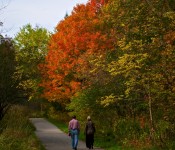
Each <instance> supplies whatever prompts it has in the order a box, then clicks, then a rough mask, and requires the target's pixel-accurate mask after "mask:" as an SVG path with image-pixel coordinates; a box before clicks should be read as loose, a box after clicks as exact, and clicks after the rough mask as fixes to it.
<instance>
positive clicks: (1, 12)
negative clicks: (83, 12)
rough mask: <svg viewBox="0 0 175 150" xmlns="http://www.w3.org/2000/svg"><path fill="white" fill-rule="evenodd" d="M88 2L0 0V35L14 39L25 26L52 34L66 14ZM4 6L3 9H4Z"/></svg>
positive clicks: (78, 0) (77, 0)
mask: <svg viewBox="0 0 175 150" xmlns="http://www.w3.org/2000/svg"><path fill="white" fill-rule="evenodd" d="M87 1H88V0H0V22H3V26H1V24H0V34H2V35H3V36H5V35H7V36H8V37H12V38H13V37H15V35H16V34H17V33H18V32H19V31H20V28H22V27H23V26H25V25H27V24H29V23H30V24H31V25H32V27H35V26H36V25H37V26H39V27H43V28H46V29H47V30H49V31H51V32H53V31H54V28H55V27H56V26H57V24H58V23H59V22H60V21H61V20H62V19H64V17H65V15H66V13H68V14H69V15H70V14H71V12H72V10H73V8H74V7H75V6H76V5H77V4H86V3H87ZM4 6H5V8H4Z"/></svg>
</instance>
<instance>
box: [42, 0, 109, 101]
mask: <svg viewBox="0 0 175 150" xmlns="http://www.w3.org/2000/svg"><path fill="white" fill-rule="evenodd" d="M100 2H102V3H100ZM102 4H104V1H100V0H99V1H97V0H90V1H89V2H88V3H87V4H86V5H83V4H81V5H77V6H76V7H75V8H74V10H73V11H72V14H71V15H70V16H68V17H67V18H65V19H64V20H62V21H61V22H60V23H59V24H58V25H57V27H56V33H55V34H53V35H52V38H51V41H50V46H49V52H48V55H47V57H46V60H45V64H42V65H40V68H41V71H42V74H43V81H42V83H41V86H42V87H44V97H46V98H47V99H48V100H50V101H53V100H54V101H55V100H57V101H59V100H60V99H68V100H69V99H70V97H71V96H72V95H73V94H75V93H76V92H77V90H80V89H81V88H82V85H81V82H82V81H81V80H80V78H79V76H80V75H79V74H80V73H82V72H83V71H84V70H88V69H89V68H88V67H89V65H88V58H89V56H90V55H97V54H100V53H104V51H105V50H106V49H107V48H108V47H110V46H111V42H110V39H108V38H107V36H106V35H105V34H104V33H103V31H101V28H100V20H99V18H98V14H97V11H98V10H99V7H101V6H102Z"/></svg>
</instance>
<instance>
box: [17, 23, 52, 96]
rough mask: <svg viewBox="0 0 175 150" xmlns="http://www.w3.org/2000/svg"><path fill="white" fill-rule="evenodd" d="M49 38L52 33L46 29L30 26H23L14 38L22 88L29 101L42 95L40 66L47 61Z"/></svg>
mask: <svg viewBox="0 0 175 150" xmlns="http://www.w3.org/2000/svg"><path fill="white" fill-rule="evenodd" d="M49 38H50V33H49V32H48V31H47V30H46V29H45V28H41V27H38V26H36V27H35V28H32V26H31V25H30V24H27V25H25V26H23V27H22V28H21V29H20V31H19V33H18V34H17V35H16V36H15V38H14V46H15V50H16V60H17V62H18V66H17V70H18V74H19V75H20V77H21V83H20V86H21V87H23V89H25V90H26V94H27V95H28V96H29V99H32V98H37V97H38V96H39V95H40V94H39V93H40V88H39V85H38V84H39V82H40V77H41V76H40V72H39V70H38V64H40V63H41V62H43V61H44V59H45V56H46V54H47V46H48V41H49Z"/></svg>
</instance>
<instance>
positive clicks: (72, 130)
mask: <svg viewBox="0 0 175 150" xmlns="http://www.w3.org/2000/svg"><path fill="white" fill-rule="evenodd" d="M68 129H69V135H70V136H71V138H72V148H73V149H74V150H77V146H78V135H79V133H80V124H79V122H78V120H77V119H76V116H73V117H72V120H71V121H70V122H69V126H68ZM94 133H95V126H94V123H93V122H92V120H91V117H90V116H88V117H87V123H86V126H85V130H84V134H85V136H86V147H87V148H89V149H93V144H94Z"/></svg>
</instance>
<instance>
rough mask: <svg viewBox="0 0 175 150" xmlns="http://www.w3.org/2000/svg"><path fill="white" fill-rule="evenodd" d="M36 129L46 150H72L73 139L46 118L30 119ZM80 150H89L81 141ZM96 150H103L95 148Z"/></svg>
mask: <svg viewBox="0 0 175 150" xmlns="http://www.w3.org/2000/svg"><path fill="white" fill-rule="evenodd" d="M30 121H31V122H32V123H33V125H34V126H35V128H36V131H35V134H36V136H37V137H38V138H39V139H40V141H41V142H42V144H43V145H44V147H45V148H46V150H72V148H71V138H70V137H69V136H68V135H67V134H65V133H64V132H62V131H61V130H60V129H58V128H57V127H56V126H55V125H53V124H52V123H50V122H48V121H47V120H46V119H44V118H30ZM77 149H78V150H88V149H87V148H86V144H85V143H84V142H83V141H80V140H79V143H78V148H77ZM94 150H102V149H99V148H94Z"/></svg>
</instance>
